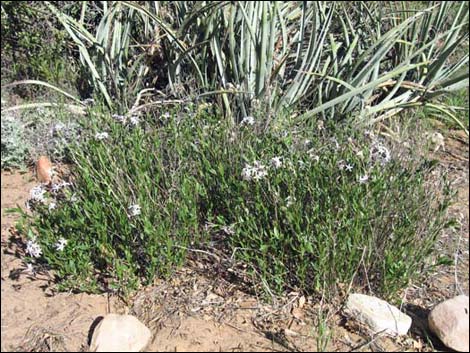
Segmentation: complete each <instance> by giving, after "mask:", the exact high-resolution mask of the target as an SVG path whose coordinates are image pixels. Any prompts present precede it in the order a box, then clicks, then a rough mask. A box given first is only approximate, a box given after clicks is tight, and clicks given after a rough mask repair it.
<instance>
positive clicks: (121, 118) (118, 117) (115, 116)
mask: <svg viewBox="0 0 470 353" xmlns="http://www.w3.org/2000/svg"><path fill="white" fill-rule="evenodd" d="M112 117H113V119H114V120H116V121H117V122H118V123H121V124H125V123H126V121H127V118H126V116H125V115H119V114H113V115H112Z"/></svg>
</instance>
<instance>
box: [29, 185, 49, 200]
mask: <svg viewBox="0 0 470 353" xmlns="http://www.w3.org/2000/svg"><path fill="white" fill-rule="evenodd" d="M45 194H46V190H45V189H44V186H43V185H42V184H40V185H37V186H35V187H34V188H32V189H31V191H30V192H29V198H30V200H31V201H36V202H40V203H43V202H44V201H45V200H46V199H45V197H44V195H45Z"/></svg>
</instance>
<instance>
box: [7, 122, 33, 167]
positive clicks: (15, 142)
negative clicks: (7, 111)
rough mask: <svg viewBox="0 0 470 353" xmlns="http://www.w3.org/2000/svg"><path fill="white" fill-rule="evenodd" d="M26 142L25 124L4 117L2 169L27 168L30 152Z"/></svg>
mask: <svg viewBox="0 0 470 353" xmlns="http://www.w3.org/2000/svg"><path fill="white" fill-rule="evenodd" d="M26 141H27V138H26V136H25V128H24V125H23V123H22V122H21V121H19V120H18V119H17V118H15V117H12V116H5V117H2V142H1V146H2V159H1V161H2V165H1V167H2V169H5V168H11V167H13V168H23V167H25V160H26V157H27V156H28V153H29V150H30V146H29V144H28V143H27V142H26Z"/></svg>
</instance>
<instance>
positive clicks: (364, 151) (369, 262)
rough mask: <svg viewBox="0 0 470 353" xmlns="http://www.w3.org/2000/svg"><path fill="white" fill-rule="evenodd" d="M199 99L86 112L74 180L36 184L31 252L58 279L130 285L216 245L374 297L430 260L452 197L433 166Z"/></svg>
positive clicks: (306, 285) (313, 286)
mask: <svg viewBox="0 0 470 353" xmlns="http://www.w3.org/2000/svg"><path fill="white" fill-rule="evenodd" d="M208 109H210V108H204V109H202V110H199V112H197V113H196V115H195V116H191V115H189V114H188V113H187V112H185V111H174V112H173V113H172V114H162V115H157V114H148V115H145V116H141V117H140V118H139V117H132V118H130V117H120V116H115V117H114V118H112V117H109V116H108V115H106V114H105V115H104V116H103V118H102V123H97V122H96V121H97V120H98V119H90V120H87V121H88V122H87V124H90V125H89V126H84V128H85V131H87V130H88V129H91V130H92V131H94V132H93V133H92V134H88V135H87V136H84V138H83V139H82V141H81V142H80V145H77V146H75V148H74V149H73V150H72V159H73V161H74V164H75V165H74V168H73V173H72V177H71V179H70V180H69V181H70V182H72V185H70V186H64V185H62V186H61V185H56V186H55V189H56V190H55V192H54V191H51V190H41V188H38V189H36V190H35V192H34V193H33V194H32V196H33V200H32V201H31V207H32V208H33V209H34V211H35V213H34V215H33V216H32V217H31V218H28V216H26V215H24V217H23V223H24V226H23V227H21V230H22V232H23V233H24V234H25V235H27V236H28V238H29V240H30V242H29V245H28V246H29V248H28V249H29V250H28V252H29V254H30V255H37V258H34V257H31V256H30V261H32V260H35V261H37V263H38V264H40V263H41V264H44V265H47V266H48V267H50V268H51V269H53V270H54V271H55V273H56V276H57V279H58V281H59V283H60V288H61V289H77V290H95V291H98V290H118V291H123V292H128V291H129V290H132V289H135V288H137V287H138V286H139V284H140V283H149V282H151V281H152V280H153V278H154V277H155V276H166V275H168V274H170V273H171V272H172V270H173V269H174V268H175V266H178V265H181V264H182V263H183V262H184V259H185V255H186V250H187V249H188V248H190V247H191V248H209V249H210V248H211V247H212V248H213V247H216V248H219V249H220V250H222V251H224V252H226V253H227V255H228V256H232V255H233V256H234V257H235V258H237V259H239V260H241V261H243V262H244V263H246V264H247V265H248V269H249V271H250V272H251V273H252V274H253V276H254V278H255V279H258V280H259V279H261V281H262V282H263V283H264V284H265V288H268V287H269V288H271V290H275V291H282V290H284V289H287V288H292V287H294V288H298V289H301V290H303V291H305V292H308V293H315V292H316V291H318V290H320V289H322V288H325V286H326V287H327V288H328V289H334V288H335V287H336V286H338V285H342V284H348V283H350V282H351V283H353V284H354V285H355V286H358V287H360V286H365V285H368V286H369V287H370V289H371V290H373V291H376V292H380V293H383V294H384V295H390V294H393V293H395V292H396V290H398V289H399V288H402V287H403V286H405V285H406V284H407V283H408V282H409V280H411V279H413V278H414V277H415V276H416V275H417V273H419V272H420V270H421V269H422V267H423V266H424V265H425V264H426V261H427V260H428V258H429V255H430V254H431V251H432V249H433V246H434V243H435V241H436V237H437V236H438V234H439V232H440V231H441V229H442V228H443V227H444V226H445V222H444V221H445V219H444V214H445V210H446V207H447V202H448V201H449V190H448V187H447V184H446V183H445V182H442V179H441V178H437V179H436V177H435V175H434V174H433V173H431V170H432V166H433V164H432V163H430V162H429V161H425V160H421V159H419V158H418V156H414V155H413V153H412V151H410V150H408V149H406V148H403V147H400V148H394V147H393V146H391V145H388V143H387V142H386V141H382V140H381V139H379V138H378V137H376V136H374V135H371V134H366V135H365V134H364V132H361V131H357V130H354V129H350V128H348V127H347V126H336V127H333V126H328V127H322V125H321V124H320V125H319V128H318V129H315V130H311V129H310V130H309V129H306V128H305V127H303V126H295V125H294V126H287V127H285V128H283V129H281V128H279V129H278V130H268V131H266V132H263V133H261V132H260V131H261V130H262V129H261V126H259V120H258V119H254V118H253V119H245V120H244V121H243V122H242V124H241V125H239V126H237V127H235V128H233V127H231V126H230V125H227V124H226V123H225V122H224V121H223V120H222V121H221V120H220V119H218V117H217V113H215V114H214V113H210V110H208ZM94 114H98V113H94ZM94 121H95V123H94ZM252 123H253V125H251V124H252ZM331 131H333V132H334V134H332V133H331ZM333 136H335V137H333ZM436 180H437V184H432V185H433V186H432V187H431V188H430V186H431V183H436ZM436 190H437V191H438V193H437V194H435V193H433V192H436ZM34 200H36V201H34ZM51 205H52V206H51ZM207 225H211V227H207ZM61 239H63V240H61ZM61 244H62V245H61ZM38 247H40V249H41V253H38V249H39V248H38ZM57 248H59V249H61V250H57ZM33 262H34V261H33Z"/></svg>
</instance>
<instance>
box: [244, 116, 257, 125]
mask: <svg viewBox="0 0 470 353" xmlns="http://www.w3.org/2000/svg"><path fill="white" fill-rule="evenodd" d="M254 124H255V118H253V117H252V116H246V117H244V118H243V120H242V121H241V125H254Z"/></svg>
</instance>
